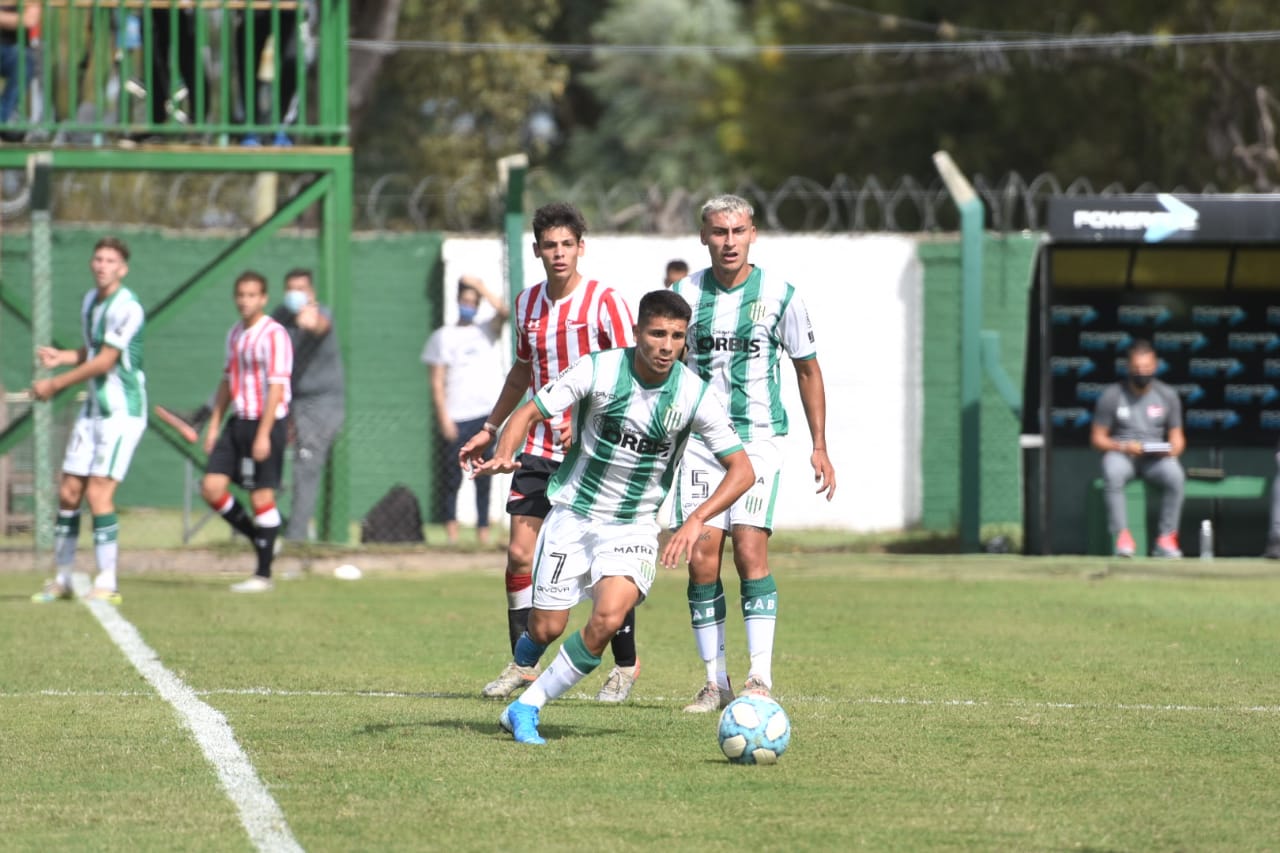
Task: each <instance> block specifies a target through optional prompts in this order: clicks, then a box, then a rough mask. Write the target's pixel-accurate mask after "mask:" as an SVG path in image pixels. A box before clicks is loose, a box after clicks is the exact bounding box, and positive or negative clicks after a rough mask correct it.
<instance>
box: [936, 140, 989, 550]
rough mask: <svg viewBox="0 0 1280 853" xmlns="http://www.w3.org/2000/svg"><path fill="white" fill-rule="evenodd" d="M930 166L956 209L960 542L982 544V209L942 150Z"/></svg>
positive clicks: (966, 547)
mask: <svg viewBox="0 0 1280 853" xmlns="http://www.w3.org/2000/svg"><path fill="white" fill-rule="evenodd" d="M933 162H934V166H935V167H936V168H937V170H938V174H939V175H941V176H942V182H943V183H944V184H946V187H947V191H948V192H950V193H951V198H952V199H953V200H954V201H955V203H956V207H958V208H959V209H960V545H961V547H962V548H963V549H964V550H966V551H977V550H980V549H981V547H982V237H983V226H984V224H985V220H986V211H985V209H984V207H983V205H982V199H980V198H978V194H977V193H976V192H974V190H973V185H972V184H970V183H969V181H968V180H967V179H966V178H965V176H964V174H963V173H961V171H960V169H959V168H958V167H957V166H956V164H955V163H954V162H953V161H952V159H951V156H950V155H949V154H947V152H945V151H939V152H937V153H936V154H934V155H933Z"/></svg>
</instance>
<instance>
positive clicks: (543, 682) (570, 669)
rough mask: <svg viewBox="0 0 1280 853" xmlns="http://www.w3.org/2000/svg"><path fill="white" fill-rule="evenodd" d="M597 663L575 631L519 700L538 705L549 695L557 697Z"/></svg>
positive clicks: (549, 697) (567, 690)
mask: <svg viewBox="0 0 1280 853" xmlns="http://www.w3.org/2000/svg"><path fill="white" fill-rule="evenodd" d="M599 665H600V658H598V657H596V656H595V655H593V654H591V652H589V651H587V647H586V646H585V645H583V643H582V634H581V633H580V632H577V631H575V632H574V633H573V635H572V636H570V637H569V639H567V640H565V641H564V645H562V646H560V650H559V651H558V652H556V659H555V660H554V661H552V662H551V665H550V666H548V667H547V668H546V669H544V670H543V671H542V675H539V676H538V678H537V680H536V681H534V682H533V684H530V685H529V687H528V688H527V689H526V690H525V691H524V695H523V696H521V697H520V701H521V702H523V703H524V704H526V705H532V706H534V707H535V708H541V707H542V706H543V705H546V704H547V703H548V702H550V701H551V700H552V699H559V698H560V697H561V696H563V695H564V694H566V693H568V692H569V691H570V690H572V689H573V687H574V685H576V684H577V683H578V682H579V681H581V680H582V679H583V678H585V677H586V676H587V674H588V673H590V672H591V671H592V670H594V669H595V668H596V667H598V666H599Z"/></svg>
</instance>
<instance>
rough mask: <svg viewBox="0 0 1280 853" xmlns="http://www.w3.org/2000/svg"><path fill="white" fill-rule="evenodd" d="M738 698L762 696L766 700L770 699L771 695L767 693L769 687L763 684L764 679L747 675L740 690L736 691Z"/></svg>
mask: <svg viewBox="0 0 1280 853" xmlns="http://www.w3.org/2000/svg"><path fill="white" fill-rule="evenodd" d="M738 695H739V696H763V697H764V698H766V699H772V698H773V694H772V693H770V692H769V685H767V684H765V683H764V679H763V678H761V677H760V676H758V675H748V676H747V680H746V681H745V682H744V683H743V685H742V689H741V690H739V691H738Z"/></svg>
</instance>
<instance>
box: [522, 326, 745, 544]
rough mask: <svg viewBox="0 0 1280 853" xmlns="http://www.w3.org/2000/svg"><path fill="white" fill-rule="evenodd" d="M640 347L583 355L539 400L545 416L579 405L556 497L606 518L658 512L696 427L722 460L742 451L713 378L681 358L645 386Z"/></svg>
mask: <svg viewBox="0 0 1280 853" xmlns="http://www.w3.org/2000/svg"><path fill="white" fill-rule="evenodd" d="M635 353H636V351H635V348H634V347H628V348H626V349H611V350H604V351H603V352H595V353H591V354H590V355H587V356H584V357H583V358H580V359H578V360H577V361H576V362H574V363H573V365H571V366H570V367H569V369H568V370H566V371H565V372H564V373H561V374H560V376H559V378H557V379H555V380H554V381H552V382H550V383H548V384H547V385H546V386H545V387H543V389H542V390H541V391H539V392H538V393H537V395H536V396H535V397H534V398H533V401H534V403H535V404H536V405H537V406H538V409H539V410H540V411H541V412H542V414H543V415H545V416H546V417H551V416H552V415H554V414H556V413H558V412H563V411H564V410H566V409H568V408H569V407H570V406H573V407H574V409H573V415H572V418H573V443H572V444H571V445H570V446H569V449H568V451H567V452H566V453H565V458H564V462H563V463H561V465H560V468H559V469H558V470H557V471H556V473H555V474H553V475H552V476H551V481H550V482H549V483H548V484H547V497H548V498H549V499H550V501H551V503H553V504H559V505H562V506H566V507H569V508H570V509H572V510H574V511H575V512H578V513H581V514H582V515H586V516H589V517H591V518H597V519H600V520H603V521H635V520H636V519H651V518H655V517H656V516H657V514H658V506H659V505H660V504H661V503H662V500H663V498H665V497H666V495H667V492H668V491H670V489H671V485H672V483H673V481H674V480H675V475H676V468H677V464H676V463H677V462H678V461H679V459H680V457H681V455H683V453H684V446H685V444H686V443H687V442H688V440H689V435H690V433H692V432H694V431H696V432H698V433H700V434H701V435H702V437H703V440H704V441H705V442H706V444H707V447H709V448H710V449H711V452H712V453H714V454H715V455H716V456H717V457H718V458H724V457H725V456H728V455H729V454H731V453H733V452H735V451H738V450H741V449H742V442H741V441H740V440H739V438H738V434H737V433H736V432H734V429H733V425H732V424H731V423H730V422H729V415H728V413H727V412H726V411H725V409H724V405H723V404H722V403H721V402H720V401H719V400H717V399H716V396H715V395H714V394H711V393H708V390H709V389H708V386H707V383H705V382H703V381H702V380H701V379H699V378H698V377H697V375H696V374H694V372H693V371H692V370H690V369H689V368H688V367H686V366H685V365H683V364H680V363H679V362H677V363H676V364H674V365H673V366H672V368H671V372H670V373H669V374H668V375H667V378H666V380H664V381H663V382H661V383H659V384H657V385H652V386H650V385H646V384H644V383H643V382H641V381H640V378H639V377H638V376H636V374H635V367H634V364H635Z"/></svg>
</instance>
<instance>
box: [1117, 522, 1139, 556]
mask: <svg viewBox="0 0 1280 853" xmlns="http://www.w3.org/2000/svg"><path fill="white" fill-rule="evenodd" d="M1137 551H1138V546H1137V544H1136V543H1135V542H1134V541H1133V534H1132V533H1130V532H1129V529H1128V528H1125V529H1124V530H1121V531H1120V535H1119V536H1117V537H1116V556H1117V557H1132V556H1133V555H1134V554H1135V553H1137Z"/></svg>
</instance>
